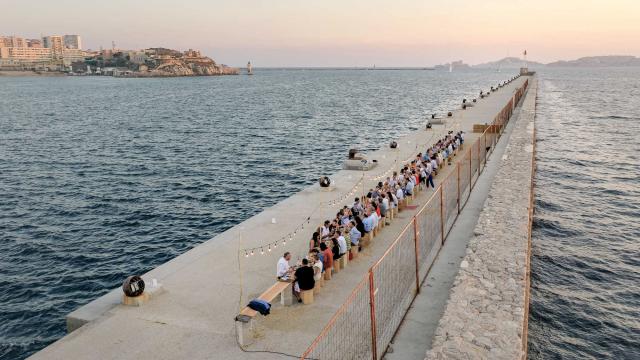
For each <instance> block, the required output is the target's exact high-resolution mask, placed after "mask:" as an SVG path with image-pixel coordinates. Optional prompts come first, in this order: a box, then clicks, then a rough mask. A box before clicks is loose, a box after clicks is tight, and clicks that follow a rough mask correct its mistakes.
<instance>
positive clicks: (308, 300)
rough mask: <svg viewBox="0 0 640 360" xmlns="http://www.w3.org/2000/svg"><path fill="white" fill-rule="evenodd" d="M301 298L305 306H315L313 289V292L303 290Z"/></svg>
mask: <svg viewBox="0 0 640 360" xmlns="http://www.w3.org/2000/svg"><path fill="white" fill-rule="evenodd" d="M300 297H301V298H302V303H303V304H305V305H309V304H313V289H312V290H302V291H301V292H300Z"/></svg>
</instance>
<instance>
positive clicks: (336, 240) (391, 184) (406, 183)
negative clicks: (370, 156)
mask: <svg viewBox="0 0 640 360" xmlns="http://www.w3.org/2000/svg"><path fill="white" fill-rule="evenodd" d="M463 144H464V132H462V131H460V132H457V133H455V134H454V132H453V131H450V132H449V133H448V134H447V135H446V136H444V137H443V138H441V139H440V140H438V141H437V142H436V143H435V144H434V145H433V146H431V147H429V148H428V149H426V151H425V152H424V153H419V154H417V155H416V157H415V158H414V159H413V160H411V162H410V163H409V164H407V165H405V166H404V167H403V168H402V169H400V170H399V171H396V172H394V173H393V175H392V176H389V177H387V178H386V179H385V180H384V181H380V182H379V183H378V184H377V185H376V187H375V188H372V189H370V190H369V191H368V193H367V194H366V196H364V197H362V198H359V197H356V198H355V199H354V202H353V204H352V205H351V206H346V205H345V206H344V207H343V208H342V209H340V210H339V211H338V212H337V213H336V215H335V217H334V218H333V219H328V220H325V221H324V223H323V224H322V225H321V226H319V227H318V228H317V229H316V231H315V232H314V233H313V235H312V236H311V239H310V241H309V252H308V254H307V256H306V257H305V258H303V259H302V260H299V261H297V263H296V265H295V266H293V267H292V266H290V265H289V262H290V261H291V253H289V252H286V253H284V255H283V257H281V258H280V259H279V260H278V265H277V274H276V275H277V277H278V280H281V281H293V282H294V286H293V292H294V295H295V297H296V298H297V300H298V302H302V299H301V296H300V294H301V291H307V290H313V289H314V287H315V286H316V283H317V282H318V281H322V280H323V279H326V280H330V279H331V276H332V273H333V272H334V270H335V268H336V262H337V261H339V260H340V259H341V258H342V257H349V256H351V257H355V256H357V253H359V252H360V251H362V247H363V245H366V244H367V243H368V241H369V240H371V239H372V238H373V235H374V231H375V230H376V229H377V228H379V225H381V224H383V226H384V225H386V224H389V222H390V218H391V216H390V215H391V214H392V212H394V211H398V210H402V208H403V204H405V201H403V200H405V198H407V197H411V196H413V195H414V193H415V189H416V187H417V186H420V185H421V184H423V185H424V186H425V187H426V188H428V187H429V186H431V187H432V188H435V184H434V181H433V178H434V176H436V175H437V174H438V170H439V169H441V168H442V167H443V166H444V165H445V164H446V163H449V164H450V163H451V159H452V157H453V156H454V155H455V154H456V153H457V152H458V150H459V149H461V148H462V146H463ZM363 240H366V241H363Z"/></svg>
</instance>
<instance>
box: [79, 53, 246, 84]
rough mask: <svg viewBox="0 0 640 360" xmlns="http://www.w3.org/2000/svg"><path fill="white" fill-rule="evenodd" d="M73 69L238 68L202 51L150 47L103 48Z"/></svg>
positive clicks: (169, 71)
mask: <svg viewBox="0 0 640 360" xmlns="http://www.w3.org/2000/svg"><path fill="white" fill-rule="evenodd" d="M72 70H73V72H74V73H76V74H78V73H86V74H96V75H99V74H110V75H114V76H125V77H172V76H213V75H236V74H238V69H237V68H232V67H228V66H226V65H222V64H218V63H216V62H215V61H214V60H213V59H211V58H209V57H207V56H203V55H202V54H201V53H200V51H197V50H191V49H189V50H188V51H184V52H181V51H177V50H172V49H166V48H149V49H145V50H142V51H100V52H96V53H94V54H92V55H91V56H89V57H87V58H85V59H84V61H78V62H74V63H73V64H72Z"/></svg>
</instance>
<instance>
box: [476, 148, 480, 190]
mask: <svg viewBox="0 0 640 360" xmlns="http://www.w3.org/2000/svg"><path fill="white" fill-rule="evenodd" d="M478 177H480V139H478ZM476 181H478V180H476Z"/></svg>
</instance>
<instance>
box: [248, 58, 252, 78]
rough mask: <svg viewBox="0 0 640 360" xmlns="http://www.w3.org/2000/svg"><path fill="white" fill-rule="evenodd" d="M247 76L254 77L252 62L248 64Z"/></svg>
mask: <svg viewBox="0 0 640 360" xmlns="http://www.w3.org/2000/svg"><path fill="white" fill-rule="evenodd" d="M247 75H253V68H252V67H251V61H249V62H248V63H247Z"/></svg>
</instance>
